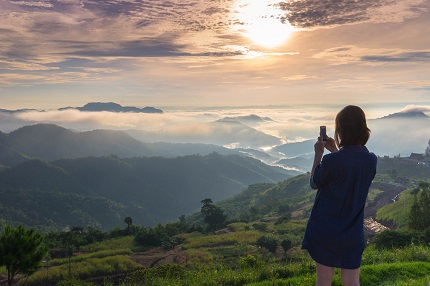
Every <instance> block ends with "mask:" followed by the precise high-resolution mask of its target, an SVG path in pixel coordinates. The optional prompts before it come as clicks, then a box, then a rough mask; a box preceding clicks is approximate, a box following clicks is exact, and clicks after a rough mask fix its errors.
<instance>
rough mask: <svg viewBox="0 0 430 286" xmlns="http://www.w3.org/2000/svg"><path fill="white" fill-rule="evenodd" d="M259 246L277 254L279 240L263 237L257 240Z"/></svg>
mask: <svg viewBox="0 0 430 286" xmlns="http://www.w3.org/2000/svg"><path fill="white" fill-rule="evenodd" d="M257 245H258V246H260V247H264V248H266V249H267V250H269V251H270V252H272V253H275V252H276V248H278V240H277V239H276V238H274V237H271V236H262V237H260V238H259V239H258V240H257Z"/></svg>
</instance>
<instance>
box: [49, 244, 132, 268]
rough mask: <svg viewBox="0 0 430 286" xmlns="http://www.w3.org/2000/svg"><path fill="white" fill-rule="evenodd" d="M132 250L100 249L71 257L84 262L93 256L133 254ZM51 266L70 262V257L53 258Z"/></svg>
mask: <svg viewBox="0 0 430 286" xmlns="http://www.w3.org/2000/svg"><path fill="white" fill-rule="evenodd" d="M131 253H132V252H131V250H130V249H128V248H127V249H112V250H100V251H97V252H92V253H88V254H82V255H78V256H74V257H72V258H71V259H70V262H72V263H75V262H82V261H85V260H88V259H91V258H105V257H109V256H117V255H129V254H131ZM48 263H49V266H60V265H64V264H68V263H69V259H68V258H61V259H53V260H51V261H49V262H48Z"/></svg>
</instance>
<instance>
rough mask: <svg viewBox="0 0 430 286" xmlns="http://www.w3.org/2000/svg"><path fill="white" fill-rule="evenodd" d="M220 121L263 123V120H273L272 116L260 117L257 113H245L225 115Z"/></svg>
mask: <svg viewBox="0 0 430 286" xmlns="http://www.w3.org/2000/svg"><path fill="white" fill-rule="evenodd" d="M218 121H221V122H222V121H238V122H241V123H245V124H257V123H261V122H266V121H273V120H272V119H271V118H269V117H260V116H258V115H256V114H250V115H245V116H234V117H224V118H223V119H220V120H218Z"/></svg>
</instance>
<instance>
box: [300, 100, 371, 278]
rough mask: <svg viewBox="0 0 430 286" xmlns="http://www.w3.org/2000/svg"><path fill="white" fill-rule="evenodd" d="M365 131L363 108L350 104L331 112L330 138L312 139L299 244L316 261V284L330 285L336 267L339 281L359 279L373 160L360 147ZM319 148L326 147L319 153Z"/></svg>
mask: <svg viewBox="0 0 430 286" xmlns="http://www.w3.org/2000/svg"><path fill="white" fill-rule="evenodd" d="M369 136H370V130H369V128H368V127H367V124H366V116H365V114H364V112H363V110H362V109H361V108H360V107H358V106H352V105H349V106H346V107H345V108H343V109H342V110H341V111H340V112H339V113H338V114H337V116H336V121H335V133H334V139H333V138H329V137H327V140H326V141H322V138H321V136H320V137H318V141H317V142H316V143H315V145H314V149H315V157H314V164H313V166H312V171H311V178H310V184H311V187H312V188H313V189H318V191H317V195H316V198H315V202H314V206H313V208H312V212H311V215H310V217H309V220H308V224H307V227H306V231H305V235H304V238H303V242H302V248H303V249H307V250H308V252H309V254H310V255H311V257H312V258H313V259H314V261H315V263H316V271H317V279H316V285H317V286H325V285H331V283H332V280H333V276H334V268H335V267H336V268H340V269H341V279H342V283H343V285H344V286H358V285H359V284H360V281H359V276H360V264H361V257H362V254H363V251H364V245H365V244H364V229H363V216H364V205H365V203H366V198H367V193H368V191H369V187H370V184H371V183H372V180H373V178H374V177H375V174H376V161H377V159H376V156H375V154H373V153H370V152H369V150H367V148H366V147H365V144H366V143H367V140H368V139H369ZM337 146H338V147H339V148H340V149H338V148H337ZM324 148H326V149H327V150H329V151H330V152H331V153H330V154H327V155H325V156H324V157H323V154H324ZM321 158H322V160H321Z"/></svg>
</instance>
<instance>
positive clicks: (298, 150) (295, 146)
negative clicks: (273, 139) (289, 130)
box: [270, 140, 315, 157]
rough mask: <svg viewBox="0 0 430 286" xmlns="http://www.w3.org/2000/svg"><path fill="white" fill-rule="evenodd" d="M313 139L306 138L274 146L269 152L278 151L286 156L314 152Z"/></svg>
mask: <svg viewBox="0 0 430 286" xmlns="http://www.w3.org/2000/svg"><path fill="white" fill-rule="evenodd" d="M314 144H315V140H306V141H302V142H293V143H286V144H282V145H279V146H276V147H274V148H273V149H271V150H270V153H274V154H276V153H278V155H279V154H281V155H282V156H287V157H298V156H301V155H309V154H313V152H314Z"/></svg>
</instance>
